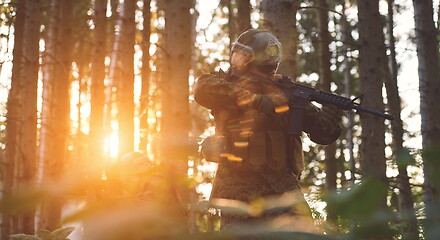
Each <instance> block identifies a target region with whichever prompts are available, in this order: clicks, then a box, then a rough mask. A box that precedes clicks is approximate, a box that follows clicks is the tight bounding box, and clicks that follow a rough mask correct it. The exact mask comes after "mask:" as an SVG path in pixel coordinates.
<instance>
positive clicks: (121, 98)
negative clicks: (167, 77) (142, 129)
mask: <svg viewBox="0 0 440 240" xmlns="http://www.w3.org/2000/svg"><path fill="white" fill-rule="evenodd" d="M136 2H137V1H136V0H125V1H124V3H123V8H122V9H123V10H122V14H121V16H120V19H121V21H120V22H119V23H120V24H118V27H119V30H120V40H121V42H120V45H119V47H120V48H119V49H118V50H119V51H121V52H120V54H119V55H118V59H119V60H118V65H117V66H116V69H115V70H116V71H120V74H119V76H120V78H118V79H116V81H117V87H118V94H117V99H118V120H119V156H121V155H123V154H125V153H127V152H130V151H133V149H134V44H135V31H136V22H135V19H134V16H135V10H136Z"/></svg>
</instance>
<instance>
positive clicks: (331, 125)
mask: <svg viewBox="0 0 440 240" xmlns="http://www.w3.org/2000/svg"><path fill="white" fill-rule="evenodd" d="M329 108H330V109H329ZM333 111H334V112H333ZM340 118H342V113H340V112H339V110H337V109H334V110H333V109H332V108H331V107H328V106H323V108H321V109H319V108H317V107H315V106H313V105H312V104H310V105H309V106H308V108H307V113H306V116H305V119H304V132H306V133H307V134H308V136H309V138H310V139H311V140H312V141H313V142H315V143H318V144H322V145H328V144H332V143H334V142H335V141H336V140H337V139H338V138H339V136H340V135H341V131H342V128H341V126H340Z"/></svg>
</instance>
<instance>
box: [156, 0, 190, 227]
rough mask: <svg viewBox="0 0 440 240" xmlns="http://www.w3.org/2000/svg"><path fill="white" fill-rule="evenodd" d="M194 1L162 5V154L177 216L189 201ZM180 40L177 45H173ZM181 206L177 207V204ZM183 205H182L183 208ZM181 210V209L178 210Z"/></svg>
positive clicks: (175, 0)
mask: <svg viewBox="0 0 440 240" xmlns="http://www.w3.org/2000/svg"><path fill="white" fill-rule="evenodd" d="M193 7H194V1H193V0H168V1H167V2H166V6H165V36H164V37H165V49H166V51H167V52H165V56H166V59H165V66H164V67H165V69H164V72H163V76H164V77H163V81H162V82H161V86H162V89H161V90H162V113H163V115H162V118H161V153H162V158H163V164H164V166H166V169H167V174H168V180H169V183H170V187H171V189H169V191H171V194H173V195H176V197H177V198H176V201H177V203H178V204H177V206H175V207H176V209H175V210H176V214H178V216H180V217H183V218H186V217H185V216H183V215H179V214H181V213H182V211H181V208H182V207H183V208H185V209H186V206H187V204H188V202H189V193H188V188H187V187H188V186H186V185H185V179H186V178H187V176H186V175H187V166H188V163H187V161H188V153H189V152H188V146H189V145H188V136H189V135H188V134H189V130H190V128H191V122H190V113H189V102H188V97H189V83H188V78H189V70H190V64H191V45H192V42H191V39H192V30H191V27H192V18H191V15H190V9H191V8H193ZM176 39H179V44H175V41H176ZM179 203H180V204H179ZM182 204H183V205H182ZM179 208H180V209H179ZM185 221H186V220H185Z"/></svg>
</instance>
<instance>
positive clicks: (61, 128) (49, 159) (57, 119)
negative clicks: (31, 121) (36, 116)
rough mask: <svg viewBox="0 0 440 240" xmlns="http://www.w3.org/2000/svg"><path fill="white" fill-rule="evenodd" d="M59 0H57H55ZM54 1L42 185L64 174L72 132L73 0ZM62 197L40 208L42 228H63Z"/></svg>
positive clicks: (48, 201)
mask: <svg viewBox="0 0 440 240" xmlns="http://www.w3.org/2000/svg"><path fill="white" fill-rule="evenodd" d="M53 1H55V2H57V0H53ZM55 2H53V4H54V5H53V6H54V8H52V12H51V13H50V14H53V16H52V17H53V18H52V21H53V22H51V23H50V24H54V27H55V31H56V32H54V37H55V39H53V38H52V39H50V41H55V42H54V43H53V45H52V47H54V51H55V55H54V56H52V59H51V60H52V62H51V65H52V68H51V69H50V70H49V71H50V72H49V74H50V76H51V77H50V78H49V79H47V80H45V84H47V85H45V86H44V91H47V92H46V93H44V96H45V97H46V99H45V105H46V108H45V109H43V112H42V118H43V120H44V121H43V124H42V130H43V129H44V130H45V131H42V132H41V146H40V149H41V153H42V155H41V160H42V161H43V166H44V168H43V184H49V183H52V182H58V181H60V179H61V176H62V174H63V173H64V165H65V162H66V161H67V144H68V139H69V131H70V69H71V62H72V60H71V53H72V48H73V41H72V39H73V33H72V31H73V28H72V26H73V25H72V24H73V23H72V16H73V2H72V1H69V0H63V1H60V2H59V6H58V7H57V4H58V3H55ZM64 200H65V199H64V198H63V196H48V197H47V198H46V199H45V201H44V202H43V205H42V207H41V214H40V219H39V220H40V221H39V223H38V227H39V228H40V229H48V230H55V229H57V228H58V227H60V220H61V212H62V207H63V203H64Z"/></svg>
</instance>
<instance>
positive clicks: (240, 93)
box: [231, 86, 256, 107]
mask: <svg viewBox="0 0 440 240" xmlns="http://www.w3.org/2000/svg"><path fill="white" fill-rule="evenodd" d="M231 95H232V96H233V99H235V102H236V104H237V106H239V107H249V106H252V104H253V102H254V99H255V96H256V95H255V94H254V93H252V92H251V91H249V90H247V89H244V88H242V87H239V86H236V87H234V88H233V89H232V91H231Z"/></svg>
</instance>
